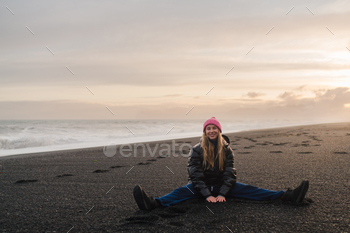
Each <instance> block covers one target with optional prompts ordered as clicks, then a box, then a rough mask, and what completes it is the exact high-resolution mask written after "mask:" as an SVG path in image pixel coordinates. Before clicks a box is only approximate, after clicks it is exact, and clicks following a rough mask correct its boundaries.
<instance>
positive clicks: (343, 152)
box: [333, 151, 348, 155]
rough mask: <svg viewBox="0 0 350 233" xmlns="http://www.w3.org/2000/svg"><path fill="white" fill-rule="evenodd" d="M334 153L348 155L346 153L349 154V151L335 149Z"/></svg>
mask: <svg viewBox="0 0 350 233" xmlns="http://www.w3.org/2000/svg"><path fill="white" fill-rule="evenodd" d="M333 153H334V154H338V155H346V154H348V152H345V151H335V152H333Z"/></svg>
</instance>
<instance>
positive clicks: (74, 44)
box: [0, 0, 350, 122]
mask: <svg viewBox="0 0 350 233" xmlns="http://www.w3.org/2000/svg"><path fill="white" fill-rule="evenodd" d="M348 22H350V2H349V1H347V0H338V1H326V0H318V1H316V0H313V1H304V0H303V1H301V0H298V1H292V2H290V1H277V0H276V1H261V0H260V1H257V0H256V1H250V0H245V1H243V0H240V1H228V0H226V1H207V0H201V1H182V0H176V1H175V0H174V1H171V0H166V1H136V0H135V1H89V0H84V1H79V0H77V1H66V0H64V1H47V0H45V1H13V0H11V1H10V0H7V1H6V0H5V1H1V5H0V31H1V34H0V49H1V53H0V109H1V111H0V119H198V118H201V119H207V118H209V117H212V116H216V117H217V118H218V119H233V120H239V119H254V120H258V119H290V120H298V119H302V120H315V121H316V120H322V121H328V122H332V121H349V120H350V63H349V61H350V27H349V25H348Z"/></svg>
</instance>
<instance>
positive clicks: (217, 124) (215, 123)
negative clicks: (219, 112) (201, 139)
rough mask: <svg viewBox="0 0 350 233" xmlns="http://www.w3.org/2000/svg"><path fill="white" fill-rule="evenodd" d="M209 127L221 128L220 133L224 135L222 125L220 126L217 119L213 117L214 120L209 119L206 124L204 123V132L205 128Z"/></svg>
mask: <svg viewBox="0 0 350 233" xmlns="http://www.w3.org/2000/svg"><path fill="white" fill-rule="evenodd" d="M207 125H215V126H216V127H218V128H219V130H220V132H221V133H222V130H221V125H220V123H219V121H218V120H216V118H215V117H212V118H210V119H208V120H207V121H206V122H204V124H203V132H204V131H205V127H207Z"/></svg>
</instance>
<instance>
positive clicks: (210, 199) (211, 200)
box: [207, 196, 216, 202]
mask: <svg viewBox="0 0 350 233" xmlns="http://www.w3.org/2000/svg"><path fill="white" fill-rule="evenodd" d="M207 202H216V198H215V197H213V196H209V197H207Z"/></svg>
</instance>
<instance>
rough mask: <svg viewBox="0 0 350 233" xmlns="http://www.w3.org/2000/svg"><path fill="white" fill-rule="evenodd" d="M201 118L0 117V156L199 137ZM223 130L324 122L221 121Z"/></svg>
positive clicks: (226, 131)
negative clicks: (14, 118) (37, 118)
mask: <svg viewBox="0 0 350 233" xmlns="http://www.w3.org/2000/svg"><path fill="white" fill-rule="evenodd" d="M203 122H204V121H203V120H0V156H7V155H15V154H27V153H35V152H45V151H57V150H65V149H76V148H87V147H97V146H107V145H110V144H115V145H121V144H127V143H136V142H150V141H159V140H168V139H179V138H185V137H198V138H199V137H201V135H202V127H203ZM220 123H221V125H222V128H223V133H224V134H225V133H232V132H238V131H243V130H252V129H264V128H275V127H283V126H294V125H306V124H315V123H323V122H310V121H308V122H307V121H305V122H301V121H290V120H259V121H254V120H241V121H229V120H226V121H225V120H220Z"/></svg>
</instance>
